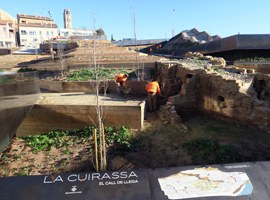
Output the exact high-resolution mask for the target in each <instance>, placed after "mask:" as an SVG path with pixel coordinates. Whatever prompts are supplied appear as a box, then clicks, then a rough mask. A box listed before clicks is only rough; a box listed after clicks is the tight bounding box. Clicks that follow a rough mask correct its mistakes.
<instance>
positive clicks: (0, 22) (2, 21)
mask: <svg viewBox="0 0 270 200" xmlns="http://www.w3.org/2000/svg"><path fill="white" fill-rule="evenodd" d="M7 23H14V21H11V20H0V25H6V24H7Z"/></svg>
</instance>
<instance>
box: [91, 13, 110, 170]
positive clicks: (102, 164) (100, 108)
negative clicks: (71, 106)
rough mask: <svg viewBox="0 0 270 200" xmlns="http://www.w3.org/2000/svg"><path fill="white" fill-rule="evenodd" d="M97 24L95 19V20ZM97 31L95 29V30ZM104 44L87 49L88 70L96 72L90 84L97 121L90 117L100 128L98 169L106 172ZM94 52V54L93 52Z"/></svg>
mask: <svg viewBox="0 0 270 200" xmlns="http://www.w3.org/2000/svg"><path fill="white" fill-rule="evenodd" d="M94 24H95V18H94ZM94 30H95V29H94ZM102 47H103V46H102V43H101V41H100V40H99V39H93V40H92V42H91V43H89V42H87V45H86V49H87V50H88V53H87V55H88V69H89V70H93V71H94V81H90V84H91V86H92V88H93V91H94V96H95V100H94V101H95V107H96V120H94V119H92V118H91V117H90V116H89V119H90V120H91V121H92V122H93V123H94V124H95V126H96V127H97V128H98V134H99V135H98V144H99V152H98V153H99V162H98V163H99V166H96V169H100V170H101V171H105V170H106V156H107V154H106V148H105V146H106V144H105V133H104V126H103V121H104V118H105V117H106V110H105V109H104V101H103V100H102V98H101V94H100V89H101V86H102V85H103V92H104V95H106V89H107V87H108V81H107V79H106V77H101V74H100V70H101V66H100V62H99V61H100V59H99V57H101V56H102ZM91 50H92V52H91Z"/></svg>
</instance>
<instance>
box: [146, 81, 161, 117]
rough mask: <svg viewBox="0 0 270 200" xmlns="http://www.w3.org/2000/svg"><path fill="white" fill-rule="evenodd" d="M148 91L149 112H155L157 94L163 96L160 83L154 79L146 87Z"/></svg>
mask: <svg viewBox="0 0 270 200" xmlns="http://www.w3.org/2000/svg"><path fill="white" fill-rule="evenodd" d="M145 89H146V91H147V93H148V99H147V101H148V103H147V105H148V111H149V112H153V111H156V110H157V94H158V95H159V96H161V91H160V87H159V84H158V82H157V81H156V80H155V79H153V80H152V81H151V82H149V83H148V84H147V86H146V88H145Z"/></svg>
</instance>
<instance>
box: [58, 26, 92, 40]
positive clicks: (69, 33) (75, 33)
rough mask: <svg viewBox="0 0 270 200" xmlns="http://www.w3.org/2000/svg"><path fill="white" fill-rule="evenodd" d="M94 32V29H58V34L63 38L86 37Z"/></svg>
mask: <svg viewBox="0 0 270 200" xmlns="http://www.w3.org/2000/svg"><path fill="white" fill-rule="evenodd" d="M95 34H96V31H94V30H83V29H66V28H62V29H59V36H60V37H63V38H70V39H72V38H74V39H75V38H78V39H79V38H87V37H93V36H94V35H95Z"/></svg>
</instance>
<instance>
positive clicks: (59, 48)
mask: <svg viewBox="0 0 270 200" xmlns="http://www.w3.org/2000/svg"><path fill="white" fill-rule="evenodd" d="M57 55H58V59H59V61H58V66H59V70H60V73H61V78H62V79H63V77H64V59H63V45H62V44H61V43H60V42H59V41H58V42H57Z"/></svg>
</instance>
